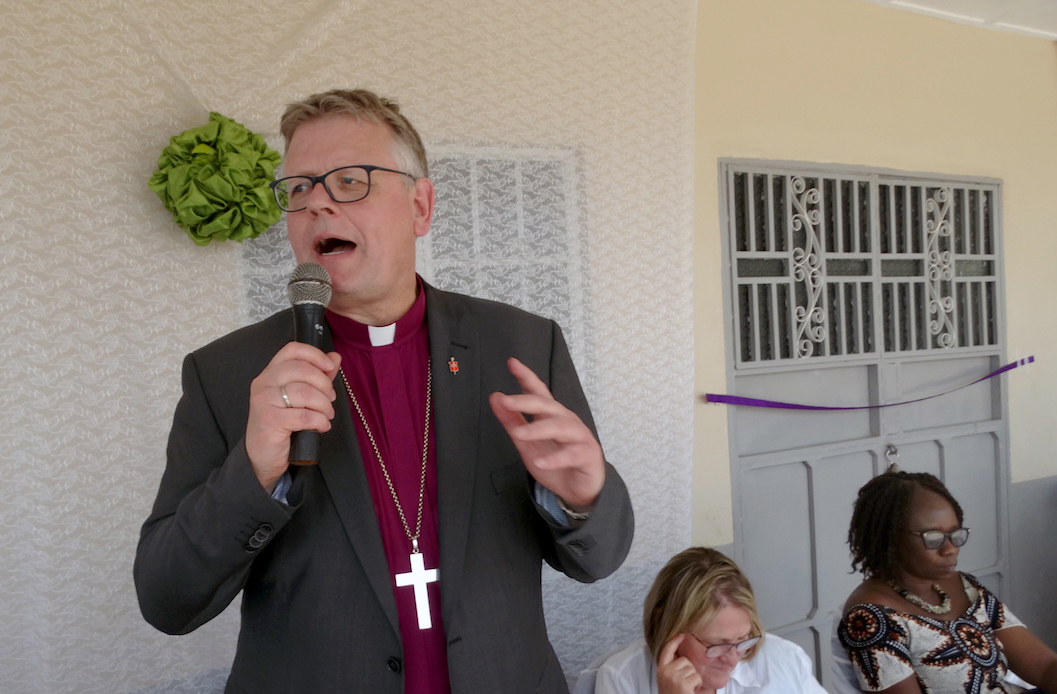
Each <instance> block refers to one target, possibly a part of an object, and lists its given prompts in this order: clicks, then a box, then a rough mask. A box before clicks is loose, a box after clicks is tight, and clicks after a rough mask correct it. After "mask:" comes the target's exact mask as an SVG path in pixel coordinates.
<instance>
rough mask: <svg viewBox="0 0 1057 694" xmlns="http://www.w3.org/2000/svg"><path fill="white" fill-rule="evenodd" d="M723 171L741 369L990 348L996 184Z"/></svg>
mask: <svg viewBox="0 0 1057 694" xmlns="http://www.w3.org/2000/svg"><path fill="white" fill-rule="evenodd" d="M723 169H724V171H723V174H724V176H725V184H726V185H725V187H726V190H725V195H726V214H727V222H728V226H729V232H730V233H729V236H728V240H727V242H728V243H729V244H730V251H731V254H730V257H731V259H732V263H731V273H732V278H731V279H732V281H731V287H732V289H733V292H734V297H733V299H734V302H733V303H734V309H735V321H736V330H735V331H734V339H735V357H736V366H737V367H748V366H755V365H760V366H763V365H776V364H781V363H791V362H796V361H798V360H805V359H807V360H818V359H824V360H829V359H841V360H848V359H860V358H863V357H866V356H872V357H873V358H876V357H878V356H880V355H882V354H896V353H909V352H916V353H921V352H935V351H947V350H973V349H974V348H981V347H983V348H987V347H991V348H993V347H994V346H995V345H997V344H998V342H999V337H998V329H997V327H996V310H997V308H996V307H997V305H998V298H997V296H996V292H997V287H998V277H997V274H998V268H999V267H1000V263H999V260H998V258H997V250H996V249H997V248H998V244H997V243H996V239H995V234H996V223H995V219H996V214H997V205H998V194H999V188H998V184H997V183H995V182H990V181H984V180H979V179H978V180H975V181H974V180H968V179H955V178H951V179H945V178H939V177H934V178H933V177H923V176H917V175H913V174H899V173H893V172H888V171H884V172H882V171H870V170H867V169H848V170H843V171H842V170H839V169H836V168H832V167H821V166H819V167H818V168H813V167H812V166H810V165H795V166H785V165H774V166H772V165H760V164H757V163H747V162H726V163H725V164H724V165H723Z"/></svg>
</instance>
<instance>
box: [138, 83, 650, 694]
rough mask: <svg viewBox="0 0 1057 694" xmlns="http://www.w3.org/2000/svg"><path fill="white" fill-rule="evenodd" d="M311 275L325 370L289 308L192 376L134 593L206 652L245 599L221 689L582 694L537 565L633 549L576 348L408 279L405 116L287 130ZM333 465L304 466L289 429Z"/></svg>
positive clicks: (363, 109)
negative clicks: (198, 635) (205, 629)
mask: <svg viewBox="0 0 1057 694" xmlns="http://www.w3.org/2000/svg"><path fill="white" fill-rule="evenodd" d="M282 132H283V136H284V137H285V139H286V157H285V163H284V169H285V170H284V176H285V177H284V178H283V179H281V180H280V181H279V182H277V184H276V185H275V190H276V197H277V200H278V201H279V203H280V205H281V206H282V207H283V208H284V209H285V210H286V211H287V227H288V232H289V238H290V244H291V246H292V247H293V250H294V254H295V256H296V257H297V260H298V262H302V263H303V262H315V263H318V264H320V265H322V266H323V267H325V268H326V269H327V271H328V272H329V274H330V276H331V280H332V284H333V298H332V300H331V302H330V305H329V308H328V311H327V316H326V318H327V324H328V329H329V332H328V334H327V335H325V337H324V341H325V344H324V349H322V350H320V349H316V348H314V347H311V346H309V345H305V344H302V343H298V342H292V341H291V339H292V332H293V330H292V318H291V315H290V312H289V311H283V312H281V313H279V314H276V315H274V316H272V317H271V318H268V319H266V320H264V321H262V322H261V323H258V324H256V325H252V326H249V327H247V328H243V329H242V330H238V331H236V332H234V333H232V334H230V335H228V336H225V337H223V338H221V339H219V340H217V341H216V342H214V343H212V344H210V345H207V346H206V347H203V348H202V349H199V350H197V351H196V352H194V353H192V354H190V355H188V357H187V358H186V359H185V362H184V370H183V396H182V398H181V400H180V402H179V404H178V405H177V408H176V414H175V416H174V421H173V428H172V431H171V433H170V438H169V446H168V462H167V465H166V469H165V473H164V475H163V477H162V481H161V485H160V488H159V492H158V497H157V500H156V501H155V504H154V509H153V511H152V513H151V515H150V517H149V518H148V519H147V521H146V523H144V526H143V530H142V534H141V538H140V544H139V548H138V550H137V554H136V563H135V580H136V588H137V592H138V595H139V601H140V607H141V609H142V611H143V614H144V616H145V617H146V618H147V620H148V621H149V622H150V623H151V624H153V625H154V626H156V627H157V628H158V629H161V630H162V631H165V632H167V633H173V634H182V633H187V632H190V631H192V630H193V629H195V628H197V627H198V626H200V625H201V624H203V623H205V622H206V621H208V620H210V619H212V618H213V617H214V616H216V615H217V614H219V613H220V612H221V611H222V610H223V609H224V608H225V607H226V606H227V605H228V604H229V603H230V602H231V600H233V599H234V597H235V596H236V595H237V594H238V593H239V591H242V596H243V597H242V628H241V631H240V635H239V643H238V649H237V652H236V656H235V661H234V663H233V665H232V670H231V675H230V677H229V679H228V684H227V691H228V692H247V693H252V694H262V693H263V694H266V693H268V692H277V693H278V692H283V693H289V692H311V693H323V692H338V691H343V692H347V691H366V692H394V693H397V692H405V693H407V694H418V693H424V692H441V693H444V692H455V693H457V694H461V693H463V692H489V693H498V692H533V691H534V692H566V691H567V687H566V682H565V679H564V677H563V675H562V671H561V668H560V666H559V664H558V661H557V658H556V657H555V655H554V651H553V649H552V648H551V646H550V643H549V641H548V639H547V633H546V627H545V624H544V619H543V609H542V599H541V588H540V568H541V564H542V562H543V561H547V562H548V563H549V564H551V565H552V566H554V567H555V568H556V569H558V570H560V571H563V572H564V573H566V574H567V575H569V576H571V577H572V578H575V579H577V580H579V581H584V582H590V581H594V580H597V579H599V578H603V577H605V576H607V575H609V574H610V573H612V572H613V571H614V570H616V568H617V567H618V566H619V565H620V564H621V562H622V561H623V560H624V557H625V556H626V554H627V552H628V549H629V547H630V544H631V537H632V533H633V525H634V521H633V517H632V511H631V504H630V501H629V499H628V495H627V489H626V488H625V486H624V484H623V481H622V480H621V479H620V476H619V475H618V474H617V472H616V470H615V469H614V468H613V467H612V466H611V465H610V464H609V463H607V462H606V461H605V459H604V457H603V454H602V449H601V446H600V445H599V443H598V440H597V437H596V435H595V430H594V424H593V421H592V419H591V414H590V410H589V408H588V406H587V402H586V400H585V398H584V395H583V392H582V390H581V387H580V384H579V380H578V378H577V376H576V372H575V369H574V367H573V364H572V360H571V359H570V356H569V352H568V349H567V347H566V345H565V342H564V340H563V338H562V335H561V330H560V329H559V328H558V326H557V325H556V324H555V323H553V322H552V321H549V320H545V319H543V318H540V317H538V316H533V315H531V314H528V313H525V312H523V311H520V310H518V309H515V308H513V307H510V306H506V305H504V304H498V303H495V302H489V301H484V300H481V299H474V298H471V297H466V296H462V295H457V294H451V293H448V292H443V291H440V290H437V289H435V288H433V287H431V286H429V285H428V284H426V283H425V282H424V281H422V280H421V278H419V277H418V276H417V275H416V274H415V240H416V238H418V237H420V236H423V235H425V234H426V233H427V232H428V231H429V227H430V222H431V220H432V215H433V204H434V194H433V185H432V183H431V182H430V180H429V179H428V177H427V175H428V169H427V163H426V156H425V150H424V148H423V147H422V143H421V141H420V139H419V137H418V134H417V133H416V132H415V130H414V128H413V127H412V126H411V124H410V123H409V122H408V121H407V120H406V118H404V116H403V115H402V114H400V112H399V109H398V107H397V106H396V104H394V103H392V102H390V101H388V100H386V99H382V98H379V97H377V96H376V95H374V94H372V93H370V92H367V91H363V90H355V91H345V90H335V91H332V92H327V93H324V94H316V95H313V96H311V97H309V98H308V99H306V100H304V101H302V102H299V103H296V104H292V105H291V106H290V107H289V108H288V109H287V111H286V113H285V114H284V116H283V122H282ZM305 429H314V430H317V431H320V432H323V434H322V443H321V448H320V455H319V464H318V465H310V466H300V465H298V466H294V465H291V464H290V462H289V458H290V436H291V433H292V432H295V431H301V430H305Z"/></svg>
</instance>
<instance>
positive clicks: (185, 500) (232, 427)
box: [133, 348, 291, 634]
mask: <svg viewBox="0 0 1057 694" xmlns="http://www.w3.org/2000/svg"><path fill="white" fill-rule="evenodd" d="M209 354H210V350H209V349H208V348H204V350H203V351H200V352H197V353H194V354H190V355H188V356H187V357H186V358H185V360H184V364H183V395H182V397H181V398H180V401H179V403H178V404H177V406H176V413H175V415H174V418H173V426H172V430H171V432H170V435H169V443H168V449H167V464H166V468H165V472H164V474H163V476H162V480H161V484H160V487H159V490H158V496H157V498H156V501H155V503H154V508H153V510H152V512H151V514H150V516H149V518H148V519H147V521H146V522H145V523H144V525H143V528H142V531H141V534H140V541H139V546H138V548H137V550H136V559H135V564H134V569H133V573H134V578H135V584H136V592H137V595H138V598H139V603H140V609H141V611H142V612H143V616H144V617H145V618H146V620H147V621H148V622H150V623H151V624H152V625H154V626H155V627H156V628H158V629H160V630H161V631H163V632H166V633H170V634H183V633H187V632H189V631H192V630H194V629H195V628H197V627H198V626H200V625H202V624H203V623H205V622H207V621H208V620H210V619H212V618H213V617H215V616H216V615H217V614H219V613H220V612H221V611H223V610H224V608H225V607H227V605H228V604H229V603H230V602H231V600H232V599H233V598H234V597H235V595H237V594H238V592H239V590H241V589H242V586H243V584H244V583H245V581H246V577H247V575H248V573H249V571H250V568H251V565H252V562H253V560H254V558H255V557H256V556H257V554H258V552H259V550H260V549H261V548H262V547H263V546H264V545H265V544H267V541H268V539H269V538H270V537H271V536H272V535H274V534H275V533H276V532H278V530H279V529H280V528H282V527H283V526H284V525H285V524H286V523H287V522H288V521H289V519H290V517H291V509H290V508H288V507H286V506H284V505H283V504H281V503H279V502H277V501H275V500H273V499H272V498H271V497H270V496H269V494H268V493H267V492H266V491H265V489H264V488H263V487H262V486H261V484H260V482H259V481H258V480H257V478H256V477H255V476H254V474H253V470H252V468H251V466H250V462H249V458H248V457H247V455H246V448H245V444H244V441H243V438H242V436H243V435H244V433H245V421H246V420H245V414H244V413H245V411H246V408H247V407H248V405H247V403H246V400H247V398H248V390H249V382H250V380H252V378H253V377H254V376H256V373H258V372H259V371H260V370H261V369H263V366H264V364H265V363H266V362H267V359H269V358H270V356H271V354H265V355H262V356H259V357H255V358H253V359H250V360H246V359H245V357H244V356H243V355H240V356H239V359H240V360H242V361H243V368H242V369H238V368H232V367H231V365H230V364H227V365H220V366H219V367H218V366H217V365H216V364H214V365H212V366H206V367H203V365H202V364H200V362H201V361H204V362H207V363H208V362H209V361H210V358H209ZM262 360H263V361H262ZM258 362H260V363H258ZM203 368H205V370H207V371H209V372H211V373H212V374H213V375H215V374H216V373H217V372H224V373H226V376H225V377H224V378H221V379H210V380H211V381H217V383H216V385H215V386H210V387H209V388H208V389H207V387H206V386H205V385H204V381H203V379H202V377H201V376H202V373H201V372H202V369H203ZM254 369H256V370H254Z"/></svg>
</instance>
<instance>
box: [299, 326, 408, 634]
mask: <svg viewBox="0 0 1057 694" xmlns="http://www.w3.org/2000/svg"><path fill="white" fill-rule="evenodd" d="M324 343H325V344H324V347H323V349H324V351H329V350H332V349H333V348H334V347H333V343H332V342H331V337H330V332H329V330H328V331H327V335H326V336H325V338H324ZM334 388H335V389H336V390H337V393H338V399H337V401H336V402H335V403H334V410H335V415H334V422H333V428H332V429H331V430H330V431H329V432H327V433H326V434H324V435H323V436H322V437H321V443H320V452H319V472H320V474H321V475H322V476H323V480H324V482H326V485H327V489H328V490H329V492H330V498H331V501H332V502H333V503H334V507H335V508H336V509H337V512H338V518H340V519H341V524H342V526H343V527H344V528H345V534H346V535H347V536H348V538H349V542H350V543H351V544H352V547H353V550H354V551H355V552H356V556H357V558H358V559H359V561H360V565H361V566H362V567H363V571H364V573H366V574H367V579H368V580H369V581H370V583H371V587H372V588H373V589H374V592H375V595H376V596H377V598H378V602H380V603H381V605H382V609H383V610H384V611H385V614H386V616H387V617H388V618H389V623H390V625H392V627H393V631H394V632H395V633H397V634H399V633H400V621H399V617H398V616H397V612H396V598H394V597H393V587H392V585H391V581H392V579H391V577H390V576H389V561H388V559H386V556H385V547H384V546H383V545H382V532H381V530H380V529H379V527H378V518H377V517H376V516H375V515H374V502H373V501H372V500H371V488H370V485H369V484H368V482H367V474H366V473H365V472H364V469H363V457H362V456H361V455H360V446H359V443H358V442H357V440H356V429H355V428H354V427H353V424H352V414H351V408H352V404H351V403H350V402H349V396H348V393H346V392H345V385H344V383H343V382H342V379H341V376H340V375H339V376H338V377H337V378H336V379H334Z"/></svg>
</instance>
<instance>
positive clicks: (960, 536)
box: [907, 528, 969, 549]
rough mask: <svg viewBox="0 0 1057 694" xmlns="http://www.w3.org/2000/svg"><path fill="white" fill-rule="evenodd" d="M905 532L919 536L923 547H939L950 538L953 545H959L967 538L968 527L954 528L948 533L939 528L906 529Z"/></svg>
mask: <svg viewBox="0 0 1057 694" xmlns="http://www.w3.org/2000/svg"><path fill="white" fill-rule="evenodd" d="M907 532H908V533H910V534H911V535H917V536H918V537H920V538H921V542H922V543H923V544H924V545H925V549H939V548H940V547H942V546H943V543H944V541H946V540H950V541H951V544H952V545H954V546H955V547H961V546H962V545H964V544H965V543H966V541H967V540H968V539H969V528H956V529H954V530H952V531H950V532H949V533H945V532H942V531H940V530H925V531H922V532H918V531H916V530H908V531H907Z"/></svg>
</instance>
